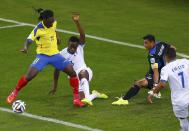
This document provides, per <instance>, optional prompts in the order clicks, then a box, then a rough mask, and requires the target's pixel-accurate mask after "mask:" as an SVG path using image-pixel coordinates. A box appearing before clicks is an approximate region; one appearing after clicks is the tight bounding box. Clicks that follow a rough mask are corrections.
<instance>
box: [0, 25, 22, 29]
mask: <svg viewBox="0 0 189 131" xmlns="http://www.w3.org/2000/svg"><path fill="white" fill-rule="evenodd" d="M20 26H25V25H23V24H19V25H8V26H0V29H7V28H14V27H20Z"/></svg>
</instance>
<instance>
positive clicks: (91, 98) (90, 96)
mask: <svg viewBox="0 0 189 131" xmlns="http://www.w3.org/2000/svg"><path fill="white" fill-rule="evenodd" d="M95 98H97V94H95V93H93V94H91V95H89V98H88V99H89V100H90V101H93V100H94V99H95Z"/></svg>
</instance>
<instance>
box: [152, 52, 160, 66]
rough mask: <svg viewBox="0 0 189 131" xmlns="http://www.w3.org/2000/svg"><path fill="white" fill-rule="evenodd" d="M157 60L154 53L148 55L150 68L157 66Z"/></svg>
mask: <svg viewBox="0 0 189 131" xmlns="http://www.w3.org/2000/svg"><path fill="white" fill-rule="evenodd" d="M158 60H159V58H158V57H157V56H156V55H155V54H154V55H151V56H150V64H151V68H152V69H157V68H158Z"/></svg>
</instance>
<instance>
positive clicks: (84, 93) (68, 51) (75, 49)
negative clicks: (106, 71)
mask: <svg viewBox="0 0 189 131" xmlns="http://www.w3.org/2000/svg"><path fill="white" fill-rule="evenodd" d="M72 19H73V21H74V23H75V24H76V26H77V29H78V32H79V34H80V38H77V37H76V36H72V37H70V39H69V41H68V47H67V48H64V49H63V50H62V51H61V52H60V54H61V55H62V56H63V57H64V58H66V59H67V60H68V61H71V62H72V63H73V68H74V70H75V71H76V73H77V76H78V77H79V80H80V82H79V94H80V99H82V102H83V103H85V104H88V105H93V103H92V100H94V99H95V98H104V99H106V98H108V96H107V95H105V94H101V93H99V92H97V91H95V90H94V91H92V94H90V91H89V82H90V81H91V79H92V75H93V73H92V70H91V69H90V68H89V67H87V65H86V64H85V60H84V50H83V48H84V46H85V32H84V30H83V28H82V27H81V25H80V22H79V19H80V16H79V15H78V14H76V15H73V17H72ZM58 78H59V70H58V69H55V72H54V83H53V87H52V90H51V91H50V93H52V94H54V93H55V91H56V89H57V85H58Z"/></svg>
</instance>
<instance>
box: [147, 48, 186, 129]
mask: <svg viewBox="0 0 189 131" xmlns="http://www.w3.org/2000/svg"><path fill="white" fill-rule="evenodd" d="M165 59H166V62H167V65H166V66H164V67H163V68H162V70H161V79H160V82H159V84H158V85H157V86H154V88H153V89H152V93H151V94H150V95H149V96H148V102H150V103H152V100H151V99H152V97H153V95H154V94H155V93H157V92H159V91H160V90H161V89H162V88H164V87H165V86H166V82H168V83H169V85H170V89H171V101H172V105H173V111H174V114H175V116H176V117H177V118H178V120H179V121H180V126H181V128H182V129H181V130H182V131H189V123H188V119H187V117H188V115H189V60H187V59H177V60H176V51H175V49H173V48H169V49H167V51H166V56H165Z"/></svg>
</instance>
